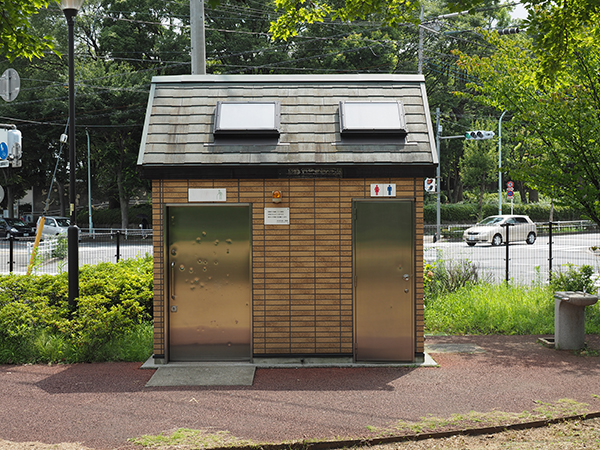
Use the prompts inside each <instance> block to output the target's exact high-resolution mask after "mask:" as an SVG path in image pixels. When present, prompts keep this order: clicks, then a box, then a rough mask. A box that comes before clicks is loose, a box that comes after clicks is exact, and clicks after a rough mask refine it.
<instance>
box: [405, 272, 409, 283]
mask: <svg viewBox="0 0 600 450" xmlns="http://www.w3.org/2000/svg"><path fill="white" fill-rule="evenodd" d="M409 278H410V275H409V274H407V273H405V274H404V281H408V279H409Z"/></svg>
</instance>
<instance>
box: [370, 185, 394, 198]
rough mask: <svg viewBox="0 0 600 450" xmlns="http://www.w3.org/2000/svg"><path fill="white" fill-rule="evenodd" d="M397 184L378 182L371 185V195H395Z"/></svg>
mask: <svg viewBox="0 0 600 450" xmlns="http://www.w3.org/2000/svg"><path fill="white" fill-rule="evenodd" d="M395 196H396V184H394V183H378V184H372V185H371V197H395Z"/></svg>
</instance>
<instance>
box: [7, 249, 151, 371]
mask: <svg viewBox="0 0 600 450" xmlns="http://www.w3.org/2000/svg"><path fill="white" fill-rule="evenodd" d="M79 294H80V295H79V297H78V298H77V306H76V307H75V308H74V309H73V310H71V308H70V307H69V305H68V274H67V273H62V274H59V275H30V276H27V275H14V274H11V275H3V276H0V364H6V363H12V364H16V363H36V362H49V363H55V362H71V363H72V362H90V361H104V360H120V359H125V360H134V361H139V360H143V359H144V358H147V357H148V356H149V353H150V351H151V341H152V332H151V328H152V326H151V323H150V320H151V317H152V257H150V256H146V257H145V258H139V259H135V260H134V259H129V260H123V261H121V262H119V263H117V264H111V263H101V264H98V265H96V266H84V267H82V268H81V270H80V275H79ZM136 334H138V335H139V334H143V335H144V336H145V337H144V338H143V339H142V340H140V339H133V338H132V336H133V335H136ZM141 341H142V344H141V345H140V342H141ZM134 345H137V349H133V350H132V346H134Z"/></svg>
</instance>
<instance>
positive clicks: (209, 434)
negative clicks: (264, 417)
mask: <svg viewBox="0 0 600 450" xmlns="http://www.w3.org/2000/svg"><path fill="white" fill-rule="evenodd" d="M129 441H130V442H133V443H134V444H137V445H141V446H143V447H147V448H178V449H202V448H217V447H234V446H240V445H253V442H252V441H248V440H241V439H238V438H236V437H234V436H232V435H231V434H230V433H229V432H228V431H216V432H214V431H209V430H191V429H189V428H179V429H178V430H175V431H173V432H172V433H166V434H165V433H161V434H159V435H156V436H150V435H144V436H141V437H139V438H134V439H130V440H129Z"/></svg>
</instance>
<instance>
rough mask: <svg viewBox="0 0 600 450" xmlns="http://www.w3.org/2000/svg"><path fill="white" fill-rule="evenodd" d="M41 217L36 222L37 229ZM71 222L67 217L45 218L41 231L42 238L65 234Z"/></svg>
mask: <svg viewBox="0 0 600 450" xmlns="http://www.w3.org/2000/svg"><path fill="white" fill-rule="evenodd" d="M40 220H41V217H40V218H39V219H38V221H37V227H38V228H39V226H40ZM70 224H71V221H70V220H69V218H68V217H52V216H47V217H46V221H45V222H44V228H43V229H42V237H45V236H58V235H59V234H67V230H68V229H69V225H70Z"/></svg>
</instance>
